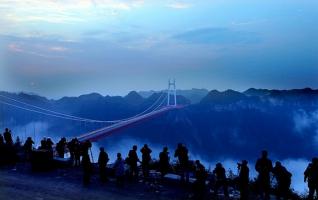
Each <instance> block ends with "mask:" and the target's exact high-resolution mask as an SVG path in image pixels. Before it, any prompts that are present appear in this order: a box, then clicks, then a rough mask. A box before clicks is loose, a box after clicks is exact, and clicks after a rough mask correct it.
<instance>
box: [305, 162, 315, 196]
mask: <svg viewBox="0 0 318 200" xmlns="http://www.w3.org/2000/svg"><path fill="white" fill-rule="evenodd" d="M304 181H305V182H306V181H307V183H308V189H309V195H308V199H309V200H312V199H314V195H315V193H316V196H318V158H313V159H312V162H311V163H309V165H308V166H307V168H306V170H305V172H304Z"/></svg>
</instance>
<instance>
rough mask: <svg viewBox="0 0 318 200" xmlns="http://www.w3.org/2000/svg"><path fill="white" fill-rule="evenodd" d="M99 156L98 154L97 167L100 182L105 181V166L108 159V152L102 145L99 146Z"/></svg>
mask: <svg viewBox="0 0 318 200" xmlns="http://www.w3.org/2000/svg"><path fill="white" fill-rule="evenodd" d="M99 150H100V152H99V156H98V168H99V176H100V180H101V181H102V182H106V181H107V175H106V166H107V163H108V161H109V158H108V154H107V153H106V152H105V149H104V147H101V148H99Z"/></svg>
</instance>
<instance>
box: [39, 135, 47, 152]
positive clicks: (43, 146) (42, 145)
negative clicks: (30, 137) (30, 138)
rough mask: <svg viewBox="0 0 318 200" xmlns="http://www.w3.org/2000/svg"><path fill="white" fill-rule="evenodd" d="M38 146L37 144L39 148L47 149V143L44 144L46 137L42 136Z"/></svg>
mask: <svg viewBox="0 0 318 200" xmlns="http://www.w3.org/2000/svg"><path fill="white" fill-rule="evenodd" d="M40 143H41V144H40V146H39V150H46V149H47V145H46V138H45V137H44V138H43V139H42V140H41V142H40Z"/></svg>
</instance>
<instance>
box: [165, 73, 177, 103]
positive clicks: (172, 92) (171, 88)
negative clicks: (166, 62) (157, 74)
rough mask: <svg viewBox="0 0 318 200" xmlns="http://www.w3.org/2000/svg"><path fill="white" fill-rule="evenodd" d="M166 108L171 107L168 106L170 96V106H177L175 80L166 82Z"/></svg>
mask: <svg viewBox="0 0 318 200" xmlns="http://www.w3.org/2000/svg"><path fill="white" fill-rule="evenodd" d="M167 95H168V98H167V106H171V104H170V96H171V95H173V100H174V102H173V104H172V106H177V90H176V80H174V79H173V81H170V79H169V82H168V90H167Z"/></svg>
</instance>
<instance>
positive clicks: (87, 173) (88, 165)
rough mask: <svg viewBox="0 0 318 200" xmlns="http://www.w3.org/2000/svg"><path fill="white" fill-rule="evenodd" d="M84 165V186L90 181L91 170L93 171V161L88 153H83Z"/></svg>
mask: <svg viewBox="0 0 318 200" xmlns="http://www.w3.org/2000/svg"><path fill="white" fill-rule="evenodd" d="M82 166H83V184H84V186H87V185H88V184H89V182H90V178H91V171H92V163H91V160H90V158H89V155H88V154H87V153H85V154H83V158H82Z"/></svg>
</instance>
